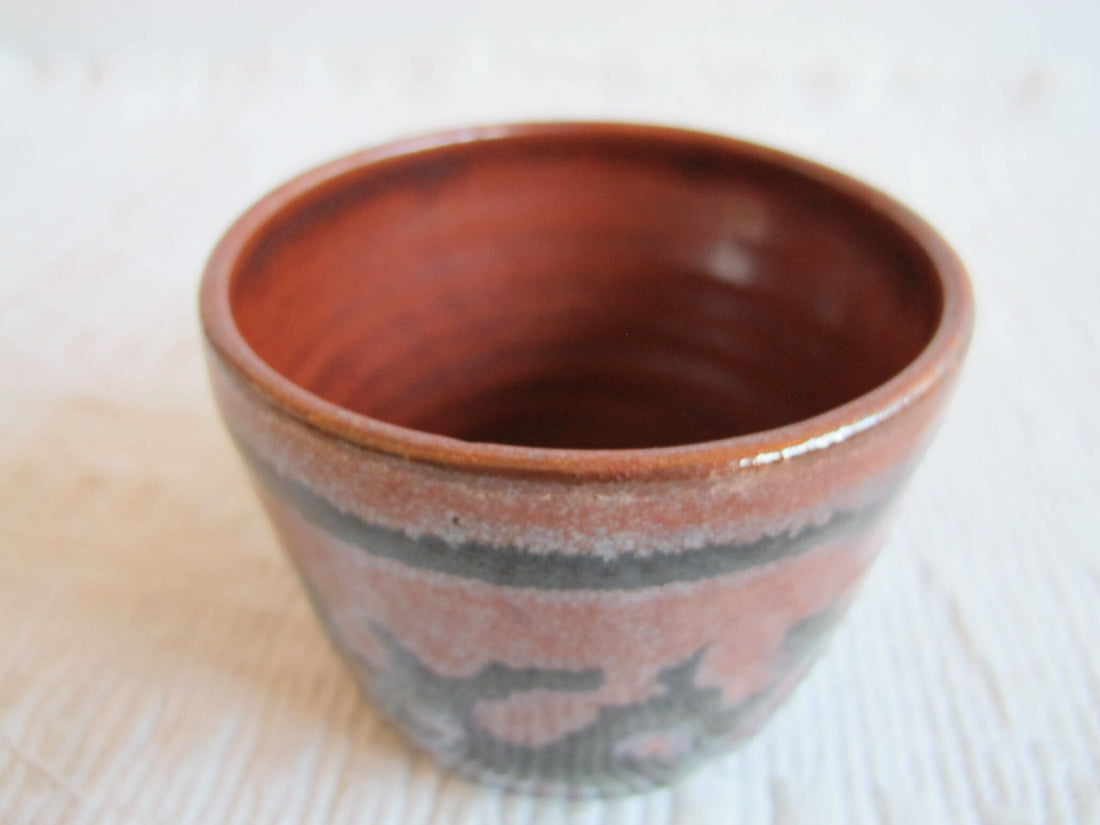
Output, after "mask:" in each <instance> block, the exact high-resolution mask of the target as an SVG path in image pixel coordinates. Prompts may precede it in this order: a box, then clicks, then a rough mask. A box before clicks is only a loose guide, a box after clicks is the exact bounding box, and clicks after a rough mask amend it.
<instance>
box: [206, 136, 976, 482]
mask: <svg viewBox="0 0 1100 825" xmlns="http://www.w3.org/2000/svg"><path fill="white" fill-rule="evenodd" d="M524 136H560V137H562V138H563V139H567V138H577V139H584V138H597V137H613V138H633V139H638V140H647V141H651V142H666V143H669V144H677V145H681V146H694V147H698V148H700V149H707V150H711V151H717V152H721V153H723V154H726V155H729V156H731V157H738V158H741V159H745V160H749V161H752V162H754V163H759V164H762V165H765V166H770V167H773V168H777V169H782V170H785V171H787V172H789V173H793V174H794V175H796V176H799V177H801V178H803V179H805V180H807V181H809V182H811V183H813V184H816V185H817V186H820V187H824V188H826V189H829V190H831V191H833V192H835V193H836V194H838V195H840V196H841V197H842V198H844V199H846V200H848V201H849V202H853V203H857V204H858V205H859V206H860V207H862V208H863V209H865V210H868V211H870V212H874V213H876V214H877V215H879V216H881V217H882V218H883V219H885V221H886V222H888V223H889V224H891V225H892V227H893V228H894V229H895V230H896V231H897V232H898V233H899V235H900V236H902V237H904V239H905V240H906V241H907V242H908V243H909V244H911V245H912V247H913V249H914V250H915V251H918V252H919V254H920V255H921V256H923V257H924V258H925V259H926V261H927V264H928V266H929V269H930V271H931V272H932V273H934V276H935V278H936V280H937V284H938V287H939V290H940V294H941V300H942V307H941V311H940V317H939V320H938V323H937V325H936V328H935V331H934V332H933V334H932V336H931V338H930V339H929V341H928V342H927V344H926V345H925V346H924V348H923V349H922V350H921V352H920V353H919V354H918V355H917V357H916V358H914V359H913V360H912V361H911V362H910V363H909V364H907V365H906V366H905V367H904V368H903V369H901V370H900V371H899V372H897V373H896V374H895V375H893V376H892V377H891V378H890V379H888V380H887V381H885V382H883V383H882V384H880V385H879V386H877V387H876V388H874V389H873V390H871V391H870V392H867V393H865V394H864V395H861V396H859V397H856V398H854V399H852V400H850V401H847V402H846V403H844V404H841V405H839V406H836V407H834V408H832V409H830V410H827V411H825V412H823V413H820V414H818V415H815V416H813V417H810V418H805V419H803V420H800V421H796V422H794V423H791V424H786V425H784V426H780V427H776V428H774V429H767V430H761V431H759V432H753V433H749V434H744V435H738V436H733V437H730V438H724V439H720V440H716V441H707V442H700V443H694V444H686V445H679V446H668V447H642V448H629V449H564V448H549V447H522V446H513V445H507V444H495V443H487V442H473V441H463V440H460V439H457V438H452V437H448V436H443V435H437V434H434V433H429V432H423V431H420V430H414V429H410V428H407V427H403V426H399V425H396V424H390V423H387V422H384V421H381V420H378V419H375V418H372V417H370V416H367V415H363V414H361V413H357V412H353V411H351V410H348V409H346V408H343V407H340V406H338V405H336V404H333V403H332V402H329V401H327V400H325V399H323V398H320V397H319V396H317V395H315V394H314V393H312V392H310V391H308V390H306V389H304V388H303V387H300V386H298V385H297V384H295V383H294V382H292V381H291V380H289V379H288V378H286V377H285V376H283V375H282V374H280V373H279V372H277V371H276V370H275V369H273V368H272V367H271V366H269V365H268V364H267V363H266V362H265V361H264V360H263V359H262V358H261V357H260V356H259V355H258V354H257V353H256V352H255V351H254V350H253V349H252V348H251V346H250V345H249V344H248V342H247V341H246V340H245V339H244V337H243V336H242V334H241V332H240V331H239V329H238V328H237V325H236V323H235V321H234V318H233V313H232V308H231V304H230V293H231V285H232V283H233V279H234V277H235V275H236V273H237V272H238V270H239V266H240V264H241V262H242V261H243V260H245V259H246V258H247V256H248V255H249V253H250V252H251V251H252V250H253V249H254V248H255V245H256V243H257V242H258V240H259V239H260V238H261V237H262V236H263V235H264V232H265V229H266V228H267V227H268V226H270V225H271V223H272V222H273V221H275V220H277V219H279V218H280V217H282V216H285V215H286V214H287V213H292V212H294V210H295V209H296V208H297V207H299V206H302V205H304V204H305V203H306V202H308V201H309V200H310V199H311V198H313V197H316V196H317V194H318V193H320V192H324V191H325V190H329V189H330V187H336V186H338V185H339V183H340V182H341V181H343V180H344V179H346V177H348V176H351V175H354V174H356V173H361V172H362V171H363V170H364V169H365V168H368V167H371V166H375V165H381V164H384V163H385V162H386V161H387V160H390V159H396V158H407V157H409V156H414V155H416V154H418V153H421V152H428V151H430V150H432V149H436V148H440V147H444V146H453V145H456V144H461V143H467V142H471V141H481V142H486V141H490V142H491V141H497V140H508V139H509V138H515V137H524ZM200 313H201V317H202V323H203V327H204V330H205V332H206V336H207V341H208V343H209V345H210V346H211V347H212V349H213V350H214V352H215V353H217V355H218V356H219V357H220V358H221V359H222V360H223V362H224V363H225V364H226V365H227V366H228V367H229V368H230V369H231V370H232V372H233V373H234V374H235V375H236V376H237V377H238V378H239V379H240V380H241V381H242V382H245V383H246V384H248V385H249V386H250V387H251V388H252V389H254V390H255V391H256V392H257V393H259V395H260V396H261V397H263V398H264V399H265V400H266V401H267V402H268V403H269V404H270V405H271V406H272V407H273V408H274V409H276V410H278V411H280V412H282V413H283V414H286V415H289V416H292V417H293V418H295V419H297V420H299V421H300V422H302V423H304V424H306V425H308V426H311V427H313V428H315V429H317V430H319V431H321V432H323V433H326V434H329V435H331V436H334V437H337V438H340V439H342V440H344V441H346V442H349V443H351V444H355V445H357V446H359V447H361V448H364V449H368V450H372V451H376V452H380V453H385V454H389V455H393V456H397V457H401V458H404V459H408V460H412V461H417V462H424V463H427V464H432V465H437V466H442V467H450V468H453V469H459V470H464V471H472V472H484V473H497V474H503V475H520V476H531V477H542V478H562V479H569V480H611V479H614V480H631V479H638V480H640V479H653V478H685V477H700V476H706V475H709V474H711V473H713V472H716V471H720V470H726V471H728V470H730V469H732V468H742V469H746V470H749V469H752V468H756V467H762V466H766V465H768V464H773V463H775V462H781V461H787V460H791V459H794V458H797V457H798V456H801V455H805V454H808V453H813V452H816V451H818V450H821V449H825V448H827V447H829V446H831V445H833V444H837V443H840V442H843V441H846V440H848V439H850V438H853V437H858V435H859V434H860V433H861V432H864V431H866V430H868V429H870V428H873V427H874V426H876V425H878V424H880V423H881V422H884V421H886V420H888V419H889V418H891V417H893V416H894V415H895V414H897V413H899V412H900V411H901V410H903V409H905V408H906V407H908V406H909V405H910V404H912V403H914V402H915V401H917V400H918V399H920V398H921V397H923V396H924V395H926V394H927V393H928V392H930V391H931V390H933V389H934V388H935V387H937V386H938V385H939V384H941V383H942V382H943V381H945V380H947V379H948V378H949V377H950V375H951V374H952V373H953V372H954V371H955V370H956V369H957V367H958V364H959V363H960V361H961V359H962V356H963V353H964V351H965V349H966V345H967V342H968V340H969V336H970V331H971V327H972V323H973V299H972V296H971V291H970V285H969V282H968V279H967V276H966V273H965V270H964V269H963V266H962V264H961V263H960V261H959V260H958V258H957V256H956V255H955V253H954V252H953V251H952V250H951V249H950V247H949V246H948V245H947V243H946V242H945V241H944V240H943V239H942V238H941V237H940V236H939V235H938V233H936V231H935V230H934V229H932V228H931V227H930V226H929V225H928V224H927V223H925V222H924V221H923V220H922V219H921V218H919V217H918V216H917V215H915V214H914V213H913V212H911V211H910V210H909V209H907V208H906V207H904V206H902V205H901V204H899V203H897V202H896V201H894V200H893V199H892V198H890V197H889V196H887V195H885V194H883V193H881V192H879V191H877V190H875V189H873V188H871V187H869V186H867V185H866V184H863V183H860V182H858V181H856V180H854V179H852V178H849V177H847V176H846V175H843V174H841V173H839V172H836V171H834V170H832V169H829V168H827V167H824V166H821V165H819V164H816V163H813V162H810V161H807V160H803V159H801V158H798V157H795V156H792V155H789V154H786V153H783V152H780V151H777V150H774V149H769V148H766V147H763V146H759V145H756V144H752V143H747V142H744V141H739V140H735V139H732V138H727V137H722V136H717V135H712V134H707V133H703V132H693V131H687V130H681V129H675V128H669V127H660V126H643V125H633V124H615V123H531V124H515V125H502V126H485V127H476V128H469V129H461V130H455V131H451V132H445V133H441V134H434V135H427V136H422V137H414V138H408V139H405V140H401V141H397V142H394V143H390V144H387V145H384V146H380V147H377V148H373V149H367V150H364V151H361V152H357V153H355V154H352V155H349V156H347V157H345V158H341V159H339V160H335V161H332V162H330V163H327V164H325V165H322V166H320V167H317V168H315V169H312V170H310V171H308V172H306V173H304V174H302V175H300V176H299V177H297V178H295V179H293V180H291V181H290V182H288V183H286V184H284V185H283V186H281V187H279V188H278V189H276V190H274V191H273V192H271V193H270V194H268V195H267V196H265V197H264V198H263V199H261V200H260V201H259V202H258V203H256V204H255V205H254V206H252V207H251V208H250V209H249V210H247V211H246V212H245V213H244V214H243V215H242V216H241V217H240V218H239V219H238V220H237V221H236V222H235V223H234V224H233V225H232V226H231V227H230V229H229V230H228V231H227V233H226V234H225V236H224V237H223V238H222V239H221V241H220V242H219V243H218V245H217V247H216V248H215V250H214V252H213V253H212V255H211V257H210V260H209V262H208V264H207V267H206V271H205V274H204V277H203V283H202V289H201V294H200Z"/></svg>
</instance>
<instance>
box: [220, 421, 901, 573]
mask: <svg viewBox="0 0 1100 825" xmlns="http://www.w3.org/2000/svg"><path fill="white" fill-rule="evenodd" d="M236 442H237V447H238V449H239V450H240V452H241V455H242V456H244V459H245V461H246V462H247V463H248V465H249V467H251V469H252V471H253V472H254V473H255V474H256V476H257V478H258V479H259V480H260V482H261V483H262V484H263V485H264V486H265V487H266V488H267V489H268V490H270V491H271V492H272V493H274V494H275V495H277V496H278V497H279V498H280V499H282V500H283V501H285V502H286V503H288V504H290V505H292V506H293V507H295V508H296V509H297V510H298V512H299V513H301V515H302V516H303V517H304V518H306V519H307V520H308V521H310V522H312V523H313V524H315V525H317V526H318V527H320V528H321V529H323V530H325V531H326V532H328V533H331V534H333V535H334V536H336V537H337V538H339V539H341V540H342V541H345V542H347V543H349V544H354V545H356V546H358V547H361V548H363V550H365V551H366V552H368V553H370V554H372V555H374V556H379V557H382V558H386V559H393V560H395V561H400V562H403V563H405V564H408V565H410V566H411V567H417V568H423V569H426V570H434V571H436V572H439V573H449V574H451V575H455V576H461V577H463V578H469V579H478V580H480V581H484V582H488V583H489V584H494V585H500V586H504V587H532V588H536V589H539V590H633V589H638V588H644V587H658V586H660V585H663V584H669V583H671V582H692V581H699V580H701V579H709V578H713V577H714V576H719V575H723V574H726V573H734V572H737V571H739V570H746V569H748V568H750V567H756V566H758V565H761V564H767V563H769V562H773V561H776V560H778V559H782V558H786V557H788V556H796V555H799V554H801V553H805V552H806V551H808V550H810V549H812V548H813V547H814V546H816V545H818V544H820V543H821V542H824V541H828V540H830V539H834V538H838V537H841V536H845V535H854V534H858V533H860V532H862V531H864V530H866V529H867V528H868V527H869V526H871V525H872V524H873V523H874V522H875V521H876V520H877V519H878V518H879V517H880V516H881V515H882V513H883V511H884V510H885V509H886V507H887V505H888V504H889V502H890V499H891V498H892V497H893V493H894V491H895V490H896V489H897V487H898V486H899V483H898V482H894V483H892V484H890V485H888V487H887V488H886V489H884V491H883V496H882V498H880V499H879V500H878V501H876V502H875V503H873V504H871V505H869V506H867V507H864V508H862V509H860V510H855V511H842V512H838V513H836V514H834V515H833V516H832V518H830V519H829V520H828V521H827V522H825V523H824V524H820V525H812V526H809V527H806V528H804V529H802V530H800V531H798V532H795V533H785V534H782V535H778V536H765V537H763V538H760V539H757V540H756V541H752V542H746V543H742V544H711V545H707V546H705V547H701V548H699V549H697V550H688V551H685V552H681V553H651V554H648V555H644V556H643V555H638V554H633V553H624V554H621V555H617V556H613V557H610V558H606V557H601V556H590V555H580V554H573V553H559V552H551V553H532V552H530V551H527V550H522V549H518V548H514V547H494V546H492V545H488V544H478V543H476V542H465V543H463V544H457V545H455V544H450V543H448V542H446V541H444V540H443V539H441V538H439V537H437V536H421V537H420V538H416V539H413V538H410V537H409V536H407V535H405V534H404V533H402V532H401V531H399V530H393V529H390V528H387V527H381V526H379V525H375V524H369V523H367V522H365V521H363V520H362V519H360V518H358V517H357V516H353V515H351V514H349V513H345V512H343V511H342V510H339V509H337V508H336V506H335V505H333V504H332V503H331V502H329V501H327V500H326V499H324V498H322V497H321V496H319V495H317V494H316V493H314V492H313V491H312V490H310V489H308V488H307V487H306V486H305V485H303V484H300V483H299V482H297V481H293V480H291V479H288V478H285V477H284V476H282V475H280V474H279V473H278V472H277V471H276V470H275V469H274V468H273V467H272V466H271V465H270V464H268V463H267V462H266V461H265V460H264V459H262V458H260V457H259V456H258V455H256V453H255V452H254V451H253V450H252V449H251V448H249V447H248V446H247V445H245V444H244V443H242V442H241V440H240V439H236Z"/></svg>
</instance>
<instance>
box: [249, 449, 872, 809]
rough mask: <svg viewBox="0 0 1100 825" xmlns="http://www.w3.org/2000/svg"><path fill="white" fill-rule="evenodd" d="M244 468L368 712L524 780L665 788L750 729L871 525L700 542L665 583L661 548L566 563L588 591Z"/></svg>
mask: <svg viewBox="0 0 1100 825" xmlns="http://www.w3.org/2000/svg"><path fill="white" fill-rule="evenodd" d="M246 454H247V453H246ZM249 460H250V464H251V466H253V468H254V469H255V470H256V471H257V477H258V478H259V479H262V483H263V484H264V488H263V496H262V498H263V500H264V503H265V505H266V506H267V508H268V511H269V513H270V515H271V516H272V519H273V521H274V523H275V525H276V527H277V529H278V530H279V532H280V534H281V536H282V537H283V539H284V543H285V544H286V546H287V547H288V549H289V551H290V553H291V556H292V558H293V559H294V560H295V563H296V564H297V566H298V568H299V571H300V572H301V574H302V576H303V579H304V581H305V582H306V584H307V587H308V589H309V590H310V592H311V593H312V595H313V596H314V602H315V605H316V606H317V608H318V611H319V612H320V614H321V615H322V617H323V619H324V620H325V624H326V626H327V627H328V630H329V633H330V635H331V637H332V638H333V640H334V642H335V643H336V644H337V646H338V647H339V648H340V650H341V651H342V652H343V653H344V654H345V655H346V656H347V657H348V658H349V659H350V660H352V661H353V662H354V663H355V668H354V669H355V672H356V674H357V676H358V677H359V679H360V681H361V682H362V683H363V686H364V689H365V690H366V691H367V692H368V693H369V694H370V696H372V697H373V699H374V700H375V702H376V704H377V705H378V707H379V708H380V709H381V710H382V711H383V712H384V713H385V714H386V715H388V716H389V717H390V718H391V719H392V720H394V721H395V723H396V724H397V725H398V726H399V727H401V728H402V729H403V730H405V731H406V733H407V734H408V735H409V736H410V738H411V739H413V741H416V742H418V743H419V744H421V745H422V746H424V747H426V748H428V749H430V750H432V751H433V752H435V753H436V754H437V755H439V756H440V757H441V758H442V759H443V760H444V761H446V762H447V763H448V764H451V765H453V766H454V767H456V768H458V769H459V770H462V771H464V772H466V773H469V774H471V775H477V776H480V777H482V778H487V777H488V778H490V779H492V780H493V781H496V782H498V783H500V784H506V785H508V786H510V787H525V788H527V789H529V790H536V791H552V790H554V789H555V788H560V789H566V788H568V789H571V790H570V792H571V793H582V792H589V793H613V792H621V791H625V790H630V789H631V788H635V787H642V786H644V785H645V784H646V783H652V782H664V781H667V780H669V779H671V778H672V777H674V776H675V775H677V774H678V773H680V772H682V771H683V770H685V769H687V768H689V767H691V765H693V764H695V763H696V761H697V760H698V759H700V758H703V757H704V756H706V755H707V754H709V753H712V752H714V751H717V750H722V749H724V748H727V747H729V746H730V745H731V744H734V743H736V742H737V741H739V740H740V739H742V738H744V737H745V736H747V735H748V734H749V733H751V732H752V731H753V730H755V728H756V726H757V725H758V724H759V723H760V721H762V719H763V718H764V717H765V716H766V715H767V713H768V712H769V711H770V709H771V708H773V707H774V706H775V704H777V703H778V702H779V701H781V699H782V698H783V697H784V696H785V695H786V693H787V692H788V691H789V690H790V688H791V687H792V686H793V684H794V682H795V681H797V678H798V676H799V675H800V674H801V672H802V671H803V670H804V668H805V667H806V666H808V664H809V662H810V661H812V659H813V657H814V655H815V654H816V652H817V650H818V647H819V645H820V643H821V642H822V640H823V639H824V638H825V637H826V636H827V634H828V631H829V630H830V629H831V627H832V626H833V624H834V623H835V621H836V620H837V619H838V618H839V616H840V615H841V614H842V613H843V610H844V609H845V607H846V606H847V604H848V603H849V601H850V600H851V598H852V597H853V595H854V592H855V589H856V587H857V585H858V581H859V579H860V577H861V575H862V573H863V572H864V570H865V569H866V566H867V565H868V564H869V563H870V561H871V559H872V558H873V556H874V553H875V551H876V550H877V547H878V544H879V542H880V541H881V536H882V531H881V525H882V510H883V506H882V505H881V504H879V505H876V506H874V507H871V508H868V510H867V511H866V512H864V513H859V514H851V513H840V514H837V515H836V516H834V517H833V518H832V519H830V520H828V521H826V522H825V523H823V524H821V525H818V526H817V527H815V528H813V529H810V530H807V531H804V532H802V533H799V534H797V535H783V536H777V537H772V538H771V539H769V540H768V541H767V542H766V544H765V545H763V546H766V547H767V552H761V550H760V546H761V545H760V543H759V542H757V543H754V544H749V545H745V546H743V547H741V546H737V545H733V546H727V547H722V548H718V547H713V548H707V549H706V550H704V551H700V562H699V565H698V566H693V565H692V564H690V563H689V564H685V565H682V567H681V568H680V575H679V576H678V577H677V576H676V575H675V574H674V570H675V568H673V567H667V568H666V567H664V566H662V565H661V564H660V563H659V562H658V561H655V560H659V559H660V558H661V557H660V556H652V555H648V556H641V557H638V558H633V559H631V558H616V559H603V560H600V559H591V558H585V557H579V559H580V560H586V561H591V562H598V563H599V564H602V565H606V566H607V569H608V570H610V572H605V575H604V576H602V577H600V576H598V575H597V576H596V577H595V578H594V581H597V582H599V583H598V584H597V585H595V586H593V587H585V586H584V581H583V579H581V578H575V572H573V571H571V569H570V568H569V567H568V566H565V567H564V568H563V569H564V570H565V573H564V576H563V577H562V578H558V579H556V578H555V576H554V572H553V565H554V563H555V562H556V561H560V559H552V558H547V557H546V556H545V555H544V554H531V553H529V552H525V551H523V550H519V549H515V548H512V549H501V548H482V549H484V550H486V551H491V552H490V553H489V554H488V556H487V561H485V562H484V564H483V565H478V564H477V563H476V554H475V553H472V552H470V551H469V549H468V548H467V550H466V552H463V549H462V547H461V546H459V547H448V546H447V545H445V543H443V542H441V541H440V540H439V539H438V538H435V537H424V536H421V537H419V538H417V539H412V538H410V537H407V536H402V537H397V536H395V535H393V533H392V531H388V530H384V529H381V528H377V527H371V526H369V525H366V524H362V523H359V524H358V525H356V526H355V529H352V525H351V524H349V521H354V517H349V516H346V515H339V516H338V515H336V514H334V513H333V511H332V509H331V508H330V507H328V506H324V505H323V503H322V502H318V501H317V500H316V499H315V498H313V497H311V496H309V495H304V494H303V493H302V491H301V489H299V488H298V487H296V486H295V485H293V484H290V483H286V481H285V480H282V481H280V480H279V479H278V477H277V475H276V474H274V473H273V472H272V471H271V470H270V469H265V468H263V467H262V466H260V460H259V459H257V458H256V457H255V456H249ZM334 520H335V522H334ZM778 548H781V549H778ZM448 550H450V551H451V552H453V553H454V557H453V558H452V559H451V560H450V562H448V563H447V564H443V563H441V562H440V554H443V553H445V552H447V551H448ZM742 553H744V557H743V558H742V557H741V554H742ZM528 565H535V566H534V567H530V568H529V567H528ZM545 565H549V566H545ZM544 566H545V567H544ZM507 570H511V571H515V572H514V575H511V576H509V577H508V579H507V580H506V581H504V580H502V573H501V571H507ZM531 570H541V571H542V572H543V575H542V579H541V580H540V579H539V577H538V576H535V575H533V574H532V573H531V572H530V571H531ZM525 571H526V572H525ZM587 572H591V571H587ZM645 574H650V576H651V578H649V579H648V580H647V579H646V577H645ZM585 789H587V790H585Z"/></svg>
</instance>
